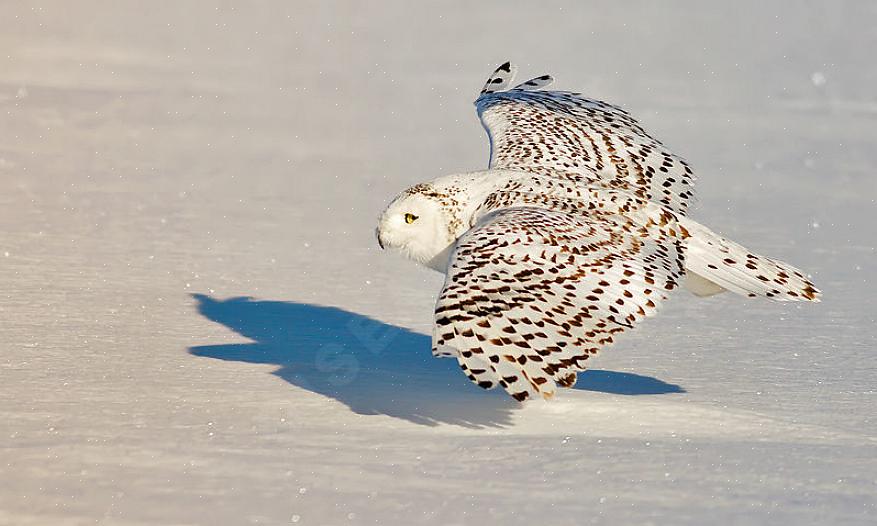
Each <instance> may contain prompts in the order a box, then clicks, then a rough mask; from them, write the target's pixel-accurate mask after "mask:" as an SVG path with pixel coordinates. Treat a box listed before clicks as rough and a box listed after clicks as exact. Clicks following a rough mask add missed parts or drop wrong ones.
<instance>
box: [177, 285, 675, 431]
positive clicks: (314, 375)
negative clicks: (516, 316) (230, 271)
mask: <svg viewBox="0 0 877 526" xmlns="http://www.w3.org/2000/svg"><path fill="white" fill-rule="evenodd" d="M193 297H194V298H195V300H196V301H197V302H198V303H197V307H198V312H200V313H201V314H202V315H203V316H205V317H206V318H207V319H209V320H212V321H214V322H216V323H220V324H222V325H225V326H226V327H228V328H230V329H232V330H233V331H235V332H237V333H238V334H240V335H241V336H244V337H246V338H249V339H251V340H254V341H253V342H252V343H234V344H228V345H205V346H198V347H192V348H191V349H189V351H190V352H191V353H192V354H194V355H195V356H204V357H209V358H215V359H220V360H230V361H239V362H248V363H266V364H273V365H277V366H279V369H278V370H277V371H275V372H274V374H276V375H277V376H279V377H280V378H282V379H284V380H285V381H287V382H289V383H291V384H293V385H296V386H299V387H302V388H304V389H307V390H309V391H312V392H315V393H319V394H321V395H324V396H328V397H331V398H334V399H336V400H338V401H339V402H342V403H344V404H345V405H347V406H348V407H349V408H350V409H351V410H352V411H354V412H355V413H358V414H362V415H376V414H383V415H388V416H393V417H396V418H402V419H405V420H408V421H411V422H415V423H419V424H426V425H437V424H440V423H449V424H456V425H461V426H466V427H502V426H505V425H507V424H509V423H510V416H511V413H512V411H513V410H514V409H515V408H516V407H518V406H519V405H518V403H517V402H515V401H513V400H512V399H510V398H509V397H508V396H506V395H505V393H503V392H502V391H500V390H494V391H483V390H482V389H480V388H478V387H476V386H475V385H473V384H472V383H471V382H469V380H468V379H467V378H466V377H465V376H464V375H463V374H462V372H461V371H460V370H459V368H458V367H457V364H456V361H455V360H447V359H445V360H438V359H435V358H433V357H432V354H431V353H430V338H429V337H428V336H426V335H424V334H419V333H415V332H412V331H409V330H407V329H403V328H401V327H397V326H394V325H390V324H386V323H383V322H380V321H377V320H374V319H372V318H369V317H367V316H363V315H361V314H356V313H353V312H349V311H346V310H343V309H339V308H335V307H324V306H318V305H310V304H307V303H295V302H286V301H264V300H253V299H252V298H247V297H241V298H230V299H226V300H218V299H214V298H212V297H210V296H206V295H203V294H194V295H193ZM575 388H576V389H578V390H585V391H599V392H604V393H612V394H620V395H655V394H667V393H681V392H685V391H684V390H683V389H682V388H681V387H679V386H678V385H673V384H669V383H666V382H663V381H661V380H658V379H657V378H652V377H649V376H641V375H637V374H631V373H623V372H614V371H601V370H589V371H586V372H584V373H581V374H579V381H578V383H577V384H576V387H575Z"/></svg>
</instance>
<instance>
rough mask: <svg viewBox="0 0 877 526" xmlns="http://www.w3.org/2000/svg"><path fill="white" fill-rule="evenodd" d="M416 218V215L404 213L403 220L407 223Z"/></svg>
mask: <svg viewBox="0 0 877 526" xmlns="http://www.w3.org/2000/svg"><path fill="white" fill-rule="evenodd" d="M416 220H417V216H416V215H414V214H405V222H406V223H408V224H409V225H410V224H411V223H413V222H414V221H416Z"/></svg>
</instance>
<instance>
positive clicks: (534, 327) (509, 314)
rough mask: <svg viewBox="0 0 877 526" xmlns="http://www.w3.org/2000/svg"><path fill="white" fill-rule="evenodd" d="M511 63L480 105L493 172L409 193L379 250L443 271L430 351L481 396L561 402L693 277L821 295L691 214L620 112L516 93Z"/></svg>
mask: <svg viewBox="0 0 877 526" xmlns="http://www.w3.org/2000/svg"><path fill="white" fill-rule="evenodd" d="M512 76H513V69H512V68H511V67H510V66H509V65H508V64H504V65H503V66H500V68H499V69H498V70H497V71H496V72H495V73H494V75H493V76H492V77H491V78H490V79H489V80H488V82H487V84H486V85H485V89H484V90H483V91H482V95H481V97H479V99H478V100H477V101H476V106H477V108H478V111H479V115H480V116H481V119H482V122H483V123H484V125H485V128H486V129H487V131H488V135H489V136H490V139H491V163H490V167H491V169H489V170H486V171H482V172H473V173H468V174H457V175H450V176H446V177H442V178H439V179H436V180H434V181H431V182H429V183H423V184H419V185H416V186H414V187H412V188H409V189H408V190H406V191H404V192H402V194H400V195H399V196H398V197H397V198H396V199H395V200H394V201H393V202H392V203H391V204H390V205H389V206H388V207H387V209H386V210H385V211H384V213H383V215H382V217H381V220H380V224H379V226H378V231H377V234H378V240H379V242H380V244H381V246H386V247H393V248H397V249H399V250H400V251H401V252H402V253H403V254H405V255H406V256H407V257H409V258H411V259H413V260H415V261H418V262H420V263H422V264H424V265H427V266H429V267H431V268H433V269H435V270H438V271H440V272H443V273H445V275H446V278H445V284H444V287H443V289H442V291H441V293H440V295H439V298H438V301H437V304H436V311H435V312H436V314H435V329H434V334H433V344H434V348H433V352H434V353H435V354H436V355H437V356H453V357H456V358H457V360H458V361H459V363H460V367H461V368H462V369H463V371H464V373H466V374H467V376H469V378H470V379H471V380H472V381H473V382H475V383H477V384H478V385H479V386H481V387H484V388H492V387H495V386H496V385H501V386H502V387H503V388H504V389H505V390H506V391H507V392H508V393H509V394H510V395H512V396H513V397H515V398H516V399H518V400H524V399H526V398H528V397H530V396H532V395H535V394H541V395H543V396H545V397H549V396H551V395H553V394H554V392H555V390H556V386H557V385H561V386H570V385H572V384H574V383H575V378H576V373H577V372H579V371H582V370H584V369H585V361H586V360H587V359H588V358H589V357H590V356H592V355H593V354H596V353H597V352H598V350H599V349H601V348H602V347H605V346H607V345H609V344H611V343H612V342H613V341H614V339H615V337H616V335H617V334H618V333H621V332H623V331H624V330H626V329H630V328H633V327H634V325H635V324H636V323H637V322H638V321H639V320H640V319H642V318H644V317H646V316H649V315H651V314H652V313H654V312H655V310H656V309H657V306H658V305H659V304H660V303H661V301H663V300H664V299H666V297H667V294H668V293H669V292H670V291H672V290H674V289H676V288H677V287H679V286H680V284H684V285H685V286H686V287H687V288H688V289H689V290H690V291H692V292H694V293H695V294H697V295H699V296H705V295H711V294H715V293H719V292H722V291H725V290H728V291H732V292H735V293H737V294H741V295H744V296H749V297H766V298H770V299H773V300H779V301H795V300H816V301H818V294H819V292H818V291H817V290H816V289H815V287H814V286H813V284H812V283H811V282H810V281H809V280H808V279H807V278H806V277H805V276H804V275H803V273H801V272H800V271H798V270H797V269H795V268H793V267H791V266H789V265H787V264H785V263H782V262H779V261H775V260H772V259H769V258H766V257H763V256H758V255H755V254H753V253H751V252H750V251H748V250H746V249H745V248H744V247H742V246H740V245H738V244H736V243H734V242H732V241H729V240H727V239H724V238H722V237H721V236H719V235H718V234H715V233H714V232H712V231H710V230H709V229H708V228H706V227H704V226H702V225H700V224H698V223H697V222H695V221H693V220H691V219H689V218H688V217H686V216H685V213H686V212H687V206H688V203H689V201H690V198H691V197H692V195H693V192H692V184H693V175H692V171H691V169H690V168H689V166H688V165H687V163H686V162H685V161H684V160H682V159H681V158H679V157H677V156H675V155H674V154H672V153H670V152H669V151H667V150H666V148H665V147H664V146H663V145H662V144H661V143H660V142H659V141H657V140H656V139H654V138H652V137H651V136H650V135H648V134H647V133H646V132H645V131H644V130H643V128H642V127H641V126H640V125H639V123H638V122H637V121H635V120H634V119H633V118H632V117H630V116H629V115H628V114H627V113H625V112H624V111H623V110H621V109H619V108H617V107H615V106H611V105H609V104H605V103H602V102H599V101H593V100H589V99H584V98H581V97H580V96H578V95H577V94H572V93H567V92H550V91H540V89H541V88H543V87H545V85H547V83H548V82H550V77H547V76H544V77H538V78H536V79H533V80H531V81H528V82H527V83H524V84H522V85H520V86H518V87H516V88H515V89H512V90H510V91H504V90H505V88H507V87H508V85H509V84H510V82H511V77H512Z"/></svg>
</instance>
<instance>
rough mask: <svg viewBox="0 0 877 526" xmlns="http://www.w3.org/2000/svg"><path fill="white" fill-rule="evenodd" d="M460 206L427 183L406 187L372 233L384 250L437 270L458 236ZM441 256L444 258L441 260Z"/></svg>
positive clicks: (442, 269) (383, 214) (444, 263)
mask: <svg viewBox="0 0 877 526" xmlns="http://www.w3.org/2000/svg"><path fill="white" fill-rule="evenodd" d="M458 209H459V207H458V206H457V205H456V200H455V199H454V196H452V195H449V194H448V193H446V192H442V191H439V190H437V189H436V188H435V187H433V186H432V185H429V184H419V185H417V186H413V187H411V188H409V189H408V190H405V191H404V192H402V193H401V194H399V195H398V196H397V197H396V199H394V200H393V202H392V203H390V204H389V205H388V206H387V208H386V209H385V210H384V211H383V213H382V214H381V216H380V218H379V220H378V227H377V229H376V230H375V233H376V234H377V237H378V244H379V245H380V246H381V248H384V249H396V250H398V251H399V252H401V253H402V254H403V255H404V256H405V257H407V258H409V259H413V260H414V261H417V262H418V263H422V264H424V265H427V266H429V267H432V268H435V269H436V270H439V271H444V267H445V266H446V264H447V261H446V260H447V251H448V249H449V248H450V246H451V245H453V243H454V241H455V240H456V239H457V237H459V235H460V234H461V232H458V230H459V226H458V225H459V224H460V221H459V219H458V218H456V217H454V212H455V211H456V210H458ZM442 258H444V260H445V261H440V260H441V259H442Z"/></svg>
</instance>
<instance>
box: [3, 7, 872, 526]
mask: <svg viewBox="0 0 877 526" xmlns="http://www.w3.org/2000/svg"><path fill="white" fill-rule="evenodd" d="M214 4H219V5H220V6H219V7H216V6H215V5H214ZM419 4H420V3H414V2H394V3H391V2H380V3H350V4H336V3H323V2H314V3H305V2H282V1H277V2H271V3H269V2H259V3H254V4H253V5H247V6H244V4H242V3H239V2H232V1H224V2H216V3H213V2H202V3H196V2H104V1H101V2H97V1H95V2H90V1H88V2H86V1H82V2H75V3H71V2H65V1H60V0H59V1H54V2H27V3H25V2H15V3H13V2H6V3H5V4H4V5H3V6H0V50H2V51H0V225H2V235H0V272H2V284H3V285H2V291H0V524H10V525H48V524H51V525H65V524H95V523H97V524H125V525H137V524H210V525H217V524H223V525H224V524H229V525H238V524H257V523H258V524H286V523H299V524H376V523H377V524H485V523H488V524H489V523H502V524H533V523H539V524H590V523H596V524H668V523H673V524H704V523H707V522H708V523H709V524H716V525H719V524H722V525H724V524H832V525H840V524H874V523H875V522H877V416H875V415H877V394H875V390H877V350H875V344H877V320H875V316H877V314H875V311H877V301H875V296H877V289H875V284H877V252H875V246H877V226H875V225H877V201H875V199H877V177H875V175H874V174H875V165H877V145H875V140H877V95H875V86H877V62H875V59H874V50H875V49H877V5H875V4H873V3H870V2H830V3H827V2H826V3H813V2H807V3H802V2H789V3H774V2H764V1H756V2H727V3H724V4H722V5H719V4H718V3H715V2H710V3H705V2H687V3H683V2H673V3H666V2H661V3H657V2H642V3H628V2H601V3H599V4H594V5H591V6H584V5H579V4H580V3H578V2H575V3H573V2H570V3H569V4H563V3H554V2H530V3H529V6H530V7H511V6H510V5H507V3H505V2H502V3H495V4H491V3H488V2H477V3H470V2H458V3H441V4H439V3H429V4H424V5H419ZM707 4H708V5H707ZM573 5H575V6H576V7H573ZM507 59H511V60H514V61H516V62H518V63H519V65H520V66H521V69H522V74H523V75H526V74H532V76H535V75H539V74H542V73H552V74H554V75H555V76H556V77H557V79H558V87H560V88H567V89H574V90H581V91H583V92H585V93H587V94H589V95H592V96H595V97H599V98H603V99H606V100H610V101H612V102H615V103H618V104H621V105H623V106H625V107H626V108H627V109H629V110H630V111H631V112H632V113H633V114H634V115H636V116H638V117H640V118H641V119H642V120H643V121H644V122H645V124H646V126H647V127H648V128H649V129H651V130H652V131H653V132H654V133H655V134H656V135H657V136H659V137H661V138H662V139H664V141H665V142H666V143H667V144H668V145H670V146H671V147H672V148H674V149H675V150H676V151H678V152H679V153H680V154H682V155H684V156H686V157H687V158H689V159H690V160H691V161H692V163H693V165H694V166H695V168H696V170H697V173H698V175H699V177H700V181H699V184H698V191H699V198H700V200H699V203H700V204H699V206H698V208H697V209H696V210H695V211H694V212H693V215H694V216H695V217H696V218H697V219H698V220H701V221H703V222H704V223H706V224H707V225H709V226H711V227H713V228H715V229H716V230H718V231H721V232H723V233H725V234H727V235H729V236H730V237H732V238H733V239H735V240H737V241H740V242H742V243H744V244H747V245H749V246H750V247H751V248H752V249H754V250H757V251H759V252H762V253H766V254H769V255H773V256H775V257H779V258H781V259H784V260H787V261H789V262H791V263H793V264H795V265H796V266H799V267H801V268H803V269H805V270H807V271H809V272H812V274H813V277H814V279H815V281H816V283H817V284H818V285H819V286H820V287H821V288H822V289H823V291H824V294H825V297H824V301H823V302H822V303H820V304H818V305H782V304H771V303H767V302H751V301H745V300H742V299H740V298H737V297H732V296H730V295H722V296H718V297H714V298H711V299H708V300H697V299H695V298H694V297H692V296H690V295H688V294H686V293H679V294H678V295H677V296H676V297H675V298H674V301H672V302H670V303H669V304H668V305H667V306H666V308H665V309H664V310H663V312H662V314H661V315H660V316H657V317H655V318H652V319H650V320H649V321H648V322H647V323H645V324H644V325H643V326H642V327H641V328H640V329H639V330H637V331H635V332H633V333H631V334H629V335H626V337H625V338H623V339H622V340H621V341H620V342H619V344H618V345H616V346H615V347H613V348H612V349H611V350H608V351H607V352H605V353H603V354H602V355H601V356H600V357H599V358H598V359H597V360H596V361H595V362H594V365H595V367H597V369H598V370H595V371H592V372H589V373H586V374H585V375H583V376H582V377H581V381H580V385H579V386H578V388H577V389H576V390H573V391H565V392H563V393H562V394H561V395H560V397H559V399H558V400H556V401H554V402H553V403H543V402H536V403H530V404H527V405H525V406H520V405H518V404H517V403H515V402H512V401H510V400H507V399H506V397H505V396H504V395H503V394H502V393H497V392H484V391H481V390H480V389H478V388H477V387H475V386H474V385H471V384H470V383H469V381H468V380H467V379H466V378H465V377H464V376H463V375H462V374H460V373H459V371H458V370H456V367H455V365H454V363H453V362H450V361H447V360H435V359H433V358H431V357H430V355H429V343H428V337H427V335H428V334H429V332H430V324H431V319H432V317H431V308H432V303H433V299H434V296H435V294H436V293H437V291H438V287H439V285H440V282H441V278H440V276H438V275H437V274H434V273H430V272H429V271H427V270H423V269H419V268H417V267H415V266H414V265H412V264H410V263H408V262H406V261H403V260H402V259H400V258H398V257H394V256H393V255H391V254H386V253H382V252H381V251H380V250H379V249H378V247H377V245H376V243H375V240H374V235H373V228H374V224H375V218H376V216H377V214H378V212H379V211H380V210H381V209H382V207H383V206H384V205H385V204H386V203H387V202H388V201H389V200H390V199H391V198H392V196H393V195H394V194H395V193H396V192H398V191H399V190H401V189H403V188H404V187H406V186H409V185H411V184H413V183H416V182H420V181H423V180H427V179H431V178H434V177H437V176H439V175H443V174H446V173H450V172H454V171H466V170H472V169H479V168H482V167H484V166H485V163H486V158H487V145H486V139H485V136H484V132H483V131H482V129H481V128H480V125H479V123H478V121H477V119H476V116H475V112H474V108H473V106H472V104H471V103H472V101H473V100H474V98H475V96H476V95H477V92H478V90H479V89H480V87H481V84H482V82H483V81H484V79H485V78H486V77H487V75H488V74H489V73H490V72H491V71H492V68H493V67H495V66H496V65H497V64H499V63H501V62H503V61H505V60H507Z"/></svg>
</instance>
